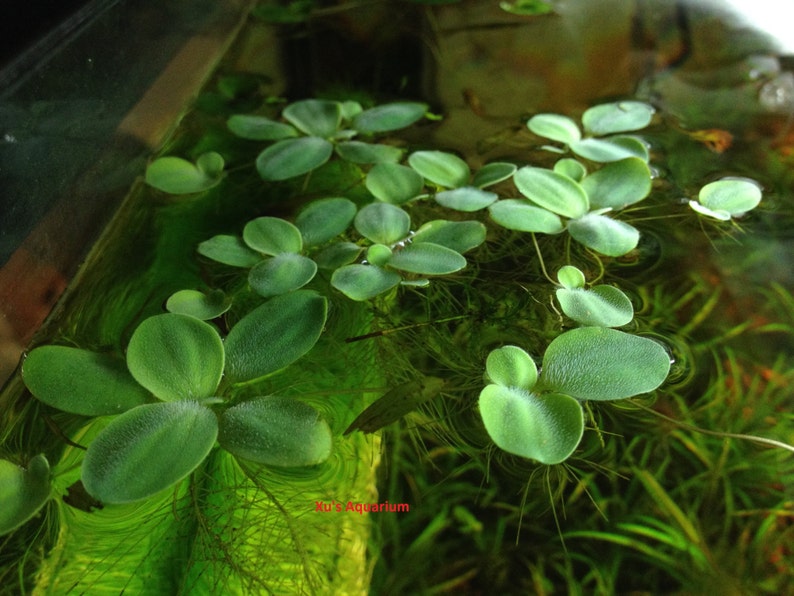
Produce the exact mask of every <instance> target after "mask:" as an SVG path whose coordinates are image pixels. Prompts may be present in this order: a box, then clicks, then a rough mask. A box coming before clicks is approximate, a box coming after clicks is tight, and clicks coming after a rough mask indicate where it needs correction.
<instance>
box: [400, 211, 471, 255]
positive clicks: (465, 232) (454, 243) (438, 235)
mask: <svg viewBox="0 0 794 596" xmlns="http://www.w3.org/2000/svg"><path fill="white" fill-rule="evenodd" d="M485 235H486V228H485V225H484V224H482V223H481V222H479V221H446V220H444V219H434V220H433V221H429V222H427V223H426V224H424V225H423V226H422V227H421V228H419V229H418V230H417V231H416V233H415V234H414V235H413V236H411V242H412V243H413V244H416V243H418V242H432V243H433V244H440V245H441V246H446V247H447V248H451V249H452V250H454V251H456V252H459V253H464V252H466V251H467V250H471V249H472V248H475V247H477V246H480V244H482V243H483V242H485Z"/></svg>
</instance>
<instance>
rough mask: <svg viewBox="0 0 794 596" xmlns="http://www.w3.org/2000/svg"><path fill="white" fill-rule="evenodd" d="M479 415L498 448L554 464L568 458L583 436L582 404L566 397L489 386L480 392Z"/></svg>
mask: <svg viewBox="0 0 794 596" xmlns="http://www.w3.org/2000/svg"><path fill="white" fill-rule="evenodd" d="M479 406H480V416H482V421H483V424H484V425H485V430H487V431H488V434H489V435H490V437H491V439H492V440H493V442H494V443H495V444H496V446H497V447H499V448H501V449H504V450H505V451H507V452H508V453H513V454H515V455H520V456H521V457H527V458H530V459H534V460H536V461H538V462H540V463H542V464H546V465H553V464H558V463H560V462H563V461H565V460H566V459H568V458H569V457H570V456H571V454H572V453H573V452H574V451H575V450H576V447H577V446H578V445H579V442H580V441H581V440H582V434H584V411H583V410H582V406H581V404H579V402H578V401H576V400H575V399H574V398H572V397H569V396H567V395H558V394H554V393H550V394H545V395H535V394H533V393H530V392H529V391H526V390H524V389H517V388H513V387H503V386H500V385H488V386H487V387H485V389H483V390H482V392H481V393H480V399H479Z"/></svg>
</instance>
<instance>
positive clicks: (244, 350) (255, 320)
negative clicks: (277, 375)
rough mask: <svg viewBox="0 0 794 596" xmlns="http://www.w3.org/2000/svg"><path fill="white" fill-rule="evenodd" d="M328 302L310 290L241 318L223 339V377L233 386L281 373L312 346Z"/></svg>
mask: <svg viewBox="0 0 794 596" xmlns="http://www.w3.org/2000/svg"><path fill="white" fill-rule="evenodd" d="M327 314H328V301H327V300H326V299H325V298H324V297H322V296H320V295H318V294H316V293H315V292H312V291H309V290H296V291H294V292H290V293H289V294H284V295H282V296H277V297H276V298H271V299H270V300H268V301H267V302H265V303H264V304H263V305H261V306H259V307H257V308H255V309H254V310H252V311H251V312H250V313H248V314H247V315H246V316H245V317H243V318H242V319H241V320H240V321H239V322H238V323H237V324H236V325H235V326H234V327H232V329H231V331H229V335H228V336H227V337H226V343H225V347H226V374H227V376H228V378H229V380H230V381H231V382H232V383H243V382H247V381H252V380H254V379H258V378H260V377H264V376H265V375H269V374H270V373H273V372H275V371H277V370H281V369H282V368H284V367H286V366H287V365H289V364H292V363H293V362H295V361H296V360H297V359H298V358H300V357H301V356H303V355H304V354H306V352H308V351H309V350H311V349H312V347H314V344H315V343H317V340H318V339H319V337H320V334H321V333H322V331H323V327H324V326H325V319H326V316H327Z"/></svg>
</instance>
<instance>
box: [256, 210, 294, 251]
mask: <svg viewBox="0 0 794 596" xmlns="http://www.w3.org/2000/svg"><path fill="white" fill-rule="evenodd" d="M243 240H244V241H245V243H246V244H247V245H248V246H250V247H251V248H253V249H254V250H256V251H259V252H260V253H262V254H265V255H278V254H281V253H289V252H292V253H297V252H300V251H301V250H302V249H303V238H302V236H301V232H300V230H299V229H298V228H297V226H295V225H293V224H291V223H290V222H288V221H286V220H284V219H281V218H279V217H257V218H256V219H252V220H251V221H249V222H248V223H247V224H245V227H244V228H243Z"/></svg>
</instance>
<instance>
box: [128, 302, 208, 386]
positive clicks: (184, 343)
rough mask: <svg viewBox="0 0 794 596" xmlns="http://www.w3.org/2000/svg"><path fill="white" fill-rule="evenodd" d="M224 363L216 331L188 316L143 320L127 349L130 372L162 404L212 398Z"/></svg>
mask: <svg viewBox="0 0 794 596" xmlns="http://www.w3.org/2000/svg"><path fill="white" fill-rule="evenodd" d="M223 363H224V353H223V342H221V338H220V335H218V332H217V331H216V330H215V328H214V327H212V326H211V325H209V324H207V323H205V322H203V321H199V320H198V319H196V318H193V317H189V316H187V315H177V314H172V313H168V314H163V315H155V316H153V317H149V318H148V319H145V320H144V321H143V322H142V323H141V324H140V325H138V327H137V329H135V332H134V333H133V334H132V337H131V338H130V343H129V345H128V346H127V367H128V368H129V369H130V373H132V376H133V377H135V380H136V381H138V383H140V384H141V385H143V386H144V387H146V388H147V389H148V390H149V391H151V392H152V393H154V394H155V395H156V396H157V397H159V398H160V399H161V400H163V401H175V400H185V399H203V398H205V397H210V396H212V395H213V394H214V393H215V390H216V389H217V388H218V383H220V380H221V375H222V374H223Z"/></svg>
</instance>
